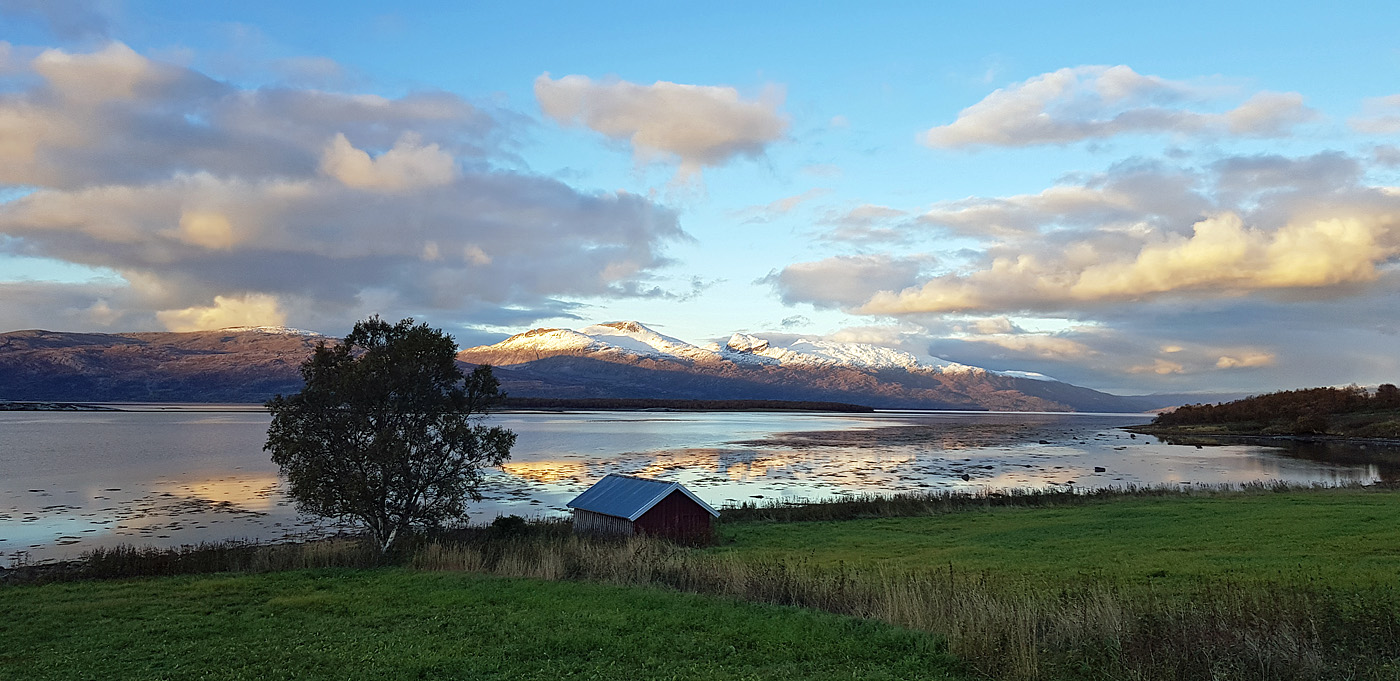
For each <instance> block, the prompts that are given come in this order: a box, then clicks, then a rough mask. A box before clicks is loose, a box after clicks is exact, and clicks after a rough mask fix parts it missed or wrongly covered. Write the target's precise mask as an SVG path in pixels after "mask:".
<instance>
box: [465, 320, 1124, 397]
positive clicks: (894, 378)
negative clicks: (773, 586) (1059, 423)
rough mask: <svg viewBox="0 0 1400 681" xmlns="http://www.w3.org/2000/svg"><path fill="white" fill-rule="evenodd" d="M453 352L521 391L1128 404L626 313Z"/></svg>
mask: <svg viewBox="0 0 1400 681" xmlns="http://www.w3.org/2000/svg"><path fill="white" fill-rule="evenodd" d="M458 358H459V359H461V360H462V361H464V362H468V363H472V364H491V365H493V366H498V367H505V368H507V369H509V370H510V372H511V376H512V378H514V379H520V378H526V379H528V380H524V381H523V382H517V383H514V384H512V383H511V382H506V384H505V388H506V390H507V391H508V392H510V394H512V395H514V396H517V397H633V398H641V397H670V398H693V399H787V400H832V401H844V402H855V403H859V404H867V405H870V406H876V407H886V408H900V407H903V408H961V409H1024V410H1047V411H1071V410H1103V411H1130V410H1133V409H1135V408H1136V407H1135V406H1134V405H1130V404H1127V403H1126V401H1125V400H1122V399H1121V398H1117V397H1115V396H1113V395H1108V394H1106V393H1100V392H1097V391H1093V390H1089V389H1087V388H1079V387H1076V386H1072V385H1069V384H1067V383H1061V382H1059V381H1055V380H1053V379H1050V378H1048V377H1045V376H1042V375H1040V374H1033V373H1030V372H998V371H990V370H987V369H983V368H980V367H973V366H968V365H965V364H958V363H956V362H950V361H948V360H945V359H942V358H938V357H932V356H928V355H924V356H916V355H914V354H912V353H909V352H905V351H903V350H896V349H893V348H887V347H883V346H878V345H870V344H865V343H840V342H836V341H830V340H824V339H819V338H806V337H792V336H784V335H773V336H764V335H752V334H743V333H736V334H734V335H733V336H731V337H730V338H729V339H728V340H727V341H725V342H724V343H723V344H721V343H718V342H712V343H706V344H702V345H696V344H692V343H688V342H686V341H682V340H680V339H677V338H672V337H670V336H666V335H663V334H660V333H657V332H656V331H654V330H652V329H649V328H647V327H646V326H645V325H643V324H640V323H637V322H633V321H624V322H607V323H603V324H595V325H593V326H587V327H584V328H582V329H578V330H570V329H534V330H532V331H527V332H525V333H521V334H517V335H515V336H511V337H510V338H507V339H505V340H503V341H501V342H499V343H496V344H493V345H485V346H480V347H475V348H469V349H466V350H463V351H462V352H461V353H459V354H458Z"/></svg>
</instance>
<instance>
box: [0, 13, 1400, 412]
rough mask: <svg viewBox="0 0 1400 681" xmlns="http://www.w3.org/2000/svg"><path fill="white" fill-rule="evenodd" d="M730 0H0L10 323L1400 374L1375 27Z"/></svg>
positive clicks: (1388, 119)
mask: <svg viewBox="0 0 1400 681" xmlns="http://www.w3.org/2000/svg"><path fill="white" fill-rule="evenodd" d="M756 4H757V3H742V4H741V3H730V4H718V3H711V4H707V5H705V6H704V7H703V8H698V9H697V8H693V7H687V6H682V5H678V4H670V3H608V4H605V5H602V6H598V5H590V4H584V3H458V2H454V3H446V2H444V3H408V4H405V3H395V4H390V3H355V2H334V3H332V2H296V3H288V2H278V3H270V2H269V3H264V2H243V3H236V4H235V3H229V4H226V5H224V4H221V3H184V2H135V1H129V2H124V1H121V0H107V1H98V0H93V1H81V0H73V1H69V2H43V1H41V0H0V169H3V170H0V327H4V328H5V329H18V328H36V327H37V328H50V329H58V330H75V331H77V330H82V331H129V330H152V329H169V330H191V329H196V328H209V327H218V326H229V325H242V324H285V325H289V326H295V327H301V328H310V329H314V330H318V331H323V332H326V333H332V334H335V333H341V332H343V331H344V330H345V329H348V327H349V325H350V324H351V323H353V321H354V320H356V319H359V318H363V317H364V316H366V315H368V314H371V313H379V314H381V315H384V316H387V317H401V316H408V315H413V316H415V317H418V318H420V319H424V320H427V321H429V322H431V323H433V324H435V325H439V326H442V327H444V328H446V329H448V330H449V331H451V332H452V333H454V335H456V336H457V338H458V339H459V341H460V342H461V343H462V344H464V345H470V344H476V343H484V342H491V341H494V340H497V339H500V338H502V337H504V336H505V335H507V334H509V333H513V332H518V331H522V330H525V329H527V328H531V327H538V326H572V327H578V326H582V325H585V324H587V323H591V322H594V321H605V320H616V319H637V320H640V321H642V322H644V323H647V324H649V325H651V326H653V327H654V328H656V329H657V330H659V331H661V332H663V333H667V334H670V335H673V336H677V337H679V338H682V339H685V340H690V341H693V342H700V341H706V340H711V339H716V338H723V337H726V336H728V335H729V334H730V333H732V332H736V331H743V332H750V333H789V334H805V335H813V336H822V337H827V338H835V339H840V340H851V341H860V342H873V343H879V344H882V345H888V346H892V347H899V348H902V349H906V350H909V351H912V352H916V353H931V354H935V355H939V356H942V357H946V358H948V359H952V360H955V361H960V362H965V363H968V364H975V365H979V366H986V367H988V368H993V369H1011V370H1027V371H1039V372H1042V373H1046V374H1049V375H1051V376H1055V377H1058V378H1061V379H1064V380H1068V381H1071V382H1075V383H1078V384H1081V385H1087V386H1090V387H1095V388H1100V389H1106V390H1111V391H1115V392H1152V391H1187V390H1240V391H1260V390H1269V389H1278V388H1290V387H1301V386H1306V385H1321V384H1344V383H1348V382H1353V381H1355V382H1359V383H1363V384H1374V383H1377V382H1382V381H1394V380H1395V379H1396V374H1397V373H1400V361H1398V359H1397V353H1396V352H1395V350H1394V346H1395V340H1396V334H1397V331H1400V326H1398V325H1397V323H1396V322H1395V321H1393V320H1395V319H1396V318H1397V315H1396V313H1397V312H1400V310H1398V309H1397V308H1400V303H1397V296H1396V295H1395V294H1396V292H1397V287H1398V284H1400V282H1398V281H1397V277H1400V274H1397V272H1396V267H1395V263H1396V258H1397V255H1400V226H1397V224H1396V221H1397V219H1400V217H1397V216H1400V190H1398V189H1396V188H1395V187H1396V185H1400V147H1397V144H1400V96H1398V95H1400V86H1397V85H1396V84H1397V83H1400V49H1397V47H1395V45H1394V40H1393V36H1394V34H1395V29H1396V28H1397V27H1398V26H1400V21H1397V20H1398V19H1400V8H1396V7H1391V6H1384V5H1376V4H1375V3H1354V4H1339V5H1332V6H1330V7H1326V8H1324V7H1322V6H1318V5H1316V4H1303V3H1293V4H1287V3H1270V4H1263V3H1218V2H1215V3H1176V4H1172V5H1153V6H1138V7H1133V6H1128V5H1120V6H1103V5H1091V4H1087V3H1085V4H1078V5H1075V4H1057V5H1055V6H1051V5H1050V4H1047V3H963V4H960V5H958V6H952V7H939V6H936V5H934V4H932V3H866V4H864V5H860V6H857V5H854V4H853V5H849V6H846V7H835V8H829V7H821V8H818V7H815V6H813V5H811V4H810V3H767V4H763V5H762V6H759V7H755V6H754V5H756ZM214 5H219V6H214Z"/></svg>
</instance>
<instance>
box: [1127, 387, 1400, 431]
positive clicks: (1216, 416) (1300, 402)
mask: <svg viewBox="0 0 1400 681" xmlns="http://www.w3.org/2000/svg"><path fill="white" fill-rule="evenodd" d="M1397 407H1400V389H1397V388H1396V387H1395V385H1394V384H1391V383H1384V384H1381V386H1380V387H1378V388H1377V389H1376V391H1375V393H1374V394H1373V393H1370V392H1368V391H1367V390H1366V389H1365V388H1362V387H1360V386H1356V385H1350V386H1347V387H1345V388H1306V389H1303V390H1285V391H1281V392H1276V393H1269V394H1267V395H1256V396H1252V397H1247V398H1245V399H1242V400H1235V401H1234V402H1224V403H1221V404H1188V405H1185V406H1182V407H1178V408H1177V409H1176V410H1174V411H1170V412H1167V413H1164V414H1161V415H1160V416H1158V417H1157V418H1156V419H1155V420H1154V421H1153V424H1155V425H1161V426H1184V425H1202V424H1212V425H1214V424H1227V423H1254V424H1262V425H1268V426H1270V427H1272V428H1273V429H1274V430H1277V431H1280V432H1289V433H1295V434H1298V435H1315V434H1323V433H1326V432H1328V424H1329V421H1330V417H1334V416H1338V415H1344V414H1357V413H1365V412H1370V411H1376V410H1381V409H1395V408H1397Z"/></svg>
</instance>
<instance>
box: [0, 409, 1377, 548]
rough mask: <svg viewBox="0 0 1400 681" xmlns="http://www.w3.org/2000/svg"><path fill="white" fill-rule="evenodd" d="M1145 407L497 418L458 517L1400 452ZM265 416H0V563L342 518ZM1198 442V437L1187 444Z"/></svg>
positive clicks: (1199, 480)
mask: <svg viewBox="0 0 1400 681" xmlns="http://www.w3.org/2000/svg"><path fill="white" fill-rule="evenodd" d="M1146 420H1147V419H1146V417H1143V416H1123V415H1084V414H1076V415H1065V414H968V413H928V412H909V413H884V414H874V415H850V414H839V415H826V414H773V413H702V414H667V413H663V414H657V413H644V414H638V413H586V412H585V413H568V414H555V413H550V414H527V413H515V414H506V415H503V416H500V417H497V418H496V419H495V421H496V423H498V424H499V425H503V426H505V427H508V428H511V429H513V430H515V431H516V432H517V433H518V434H519V440H518V442H517V446H516V449H515V451H514V453H513V457H512V460H511V461H510V462H509V463H508V464H507V465H506V466H504V467H503V468H502V469H501V470H497V471H492V472H491V473H490V474H489V475H488V476H487V483H486V485H485V488H484V489H483V492H484V494H485V497H486V498H485V499H484V500H483V501H482V502H481V503H479V504H475V505H473V506H472V517H473V519H474V520H477V521H489V520H490V519H492V518H493V517H495V516H496V515H498V514H502V513H516V514H520V515H525V516H544V515H553V514H558V513H564V512H566V509H565V507H564V504H565V503H566V502H567V501H568V500H569V499H570V498H572V497H573V496H574V495H575V494H577V493H578V492H580V491H582V490H583V489H585V488H587V486H588V485H590V484H592V483H593V482H594V481H596V480H597V479H599V478H601V477H602V476H604V475H607V474H608V473H628V474H634V475H643V476H651V477H660V478H667V479H676V480H680V481H682V482H684V483H685V484H686V485H687V486H689V487H691V489H693V490H695V491H696V492H697V493H698V494H700V495H701V496H702V497H704V498H705V499H706V500H708V501H710V502H712V503H714V504H716V505H722V504H726V503H731V504H732V503H739V502H743V501H752V500H756V499H772V498H789V499H792V498H807V499H817V498H826V497H832V496H838V495H844V494H853V493H860V492H909V491H927V490H975V489H983V488H1007V487H1034V488H1039V487H1047V486H1054V487H1064V486H1073V487H1075V488H1093V487H1104V486H1126V485H1154V484H1181V485H1200V484H1228V483H1243V482H1251V481H1255V480H1280V481H1286V482H1293V483H1314V482H1320V483H1327V484H1338V483H1348V482H1356V481H1360V482H1369V481H1375V480H1379V479H1386V480H1395V479H1400V475H1397V471H1400V448H1396V447H1390V448H1380V447H1377V446H1374V445H1368V446H1367V447H1366V448H1364V449H1358V448H1356V447H1350V448H1349V447H1346V446H1342V445H1340V444H1338V443H1301V442H1295V443H1286V444H1289V447H1288V448H1287V449H1286V450H1284V449H1279V448H1271V447H1264V446H1261V445H1260V444H1259V443H1251V442H1214V443H1210V444H1211V446H1204V444H1205V443H1201V442H1195V441H1193V442H1165V441H1162V440H1158V439H1156V438H1149V437H1141V436H1139V437H1133V436H1131V435H1129V434H1128V433H1126V432H1124V431H1122V430H1118V426H1123V425H1130V424H1135V423H1142V422H1145V421H1146ZM267 424H268V415H267V414H266V413H262V412H239V413H209V412H205V413H180V412H160V413H110V412H109V413H102V414H85V413H80V412H79V413H72V412H67V413H34V412H27V413H21V412H11V413H0V434H3V437H0V471H3V472H4V474H3V477H2V478H0V559H3V558H4V557H6V556H9V557H13V556H14V555H15V554H16V553H20V552H29V554H30V555H31V556H32V557H33V558H35V559H59V558H72V557H76V556H77V555H78V553H79V552H81V551H83V550H87V549H90V548H92V547H94V546H110V545H113V544H118V543H135V544H154V545H163V546H172V545H179V544H189V543H196V542H199V541H205V540H211V541H212V540H222V539H230V538H246V539H258V540H278V539H285V538H297V537H306V536H316V535H318V534H324V533H327V532H333V531H337V530H338V529H340V528H336V527H330V526H325V525H323V524H318V523H315V522H311V521H310V520H309V519H306V518H301V517H298V516H297V514H296V511H295V508H294V506H293V505H292V504H291V502H290V501H289V500H288V499H287V497H286V495H285V489H284V487H283V484H282V482H281V481H280V480H279V479H278V477H277V470H276V467H275V466H273V465H272V463H271V461H270V460H269V459H268V456H267V454H266V453H265V452H263V451H262V443H263V438H264V436H265V433H266V428H267ZM1197 445H1202V446H1201V447H1197Z"/></svg>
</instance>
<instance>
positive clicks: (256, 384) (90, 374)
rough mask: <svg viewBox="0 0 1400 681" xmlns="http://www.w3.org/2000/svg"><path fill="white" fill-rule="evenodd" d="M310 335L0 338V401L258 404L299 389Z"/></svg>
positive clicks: (20, 334)
mask: <svg viewBox="0 0 1400 681" xmlns="http://www.w3.org/2000/svg"><path fill="white" fill-rule="evenodd" d="M322 338H324V337H323V336H319V335H316V334H307V333H305V332H296V331H294V330H290V329H264V328H242V329H224V330H220V331H197V332H193V333H162V332H151V333H117V334H108V333H63V332H55V331H39V330H30V331H13V332H10V333H5V334H0V399H3V400H31V401H54V402H262V401H264V400H266V399H267V398H269V397H271V396H272V395H273V394H275V393H279V392H281V393H286V392H294V391H297V390H300V389H301V384H302V380H301V374H300V372H299V371H298V369H299V367H300V366H301V363H302V361H303V360H305V359H306V357H307V356H308V355H310V354H311V351H312V349H313V348H314V347H315V345H316V342H317V341H318V340H321V339H322Z"/></svg>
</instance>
